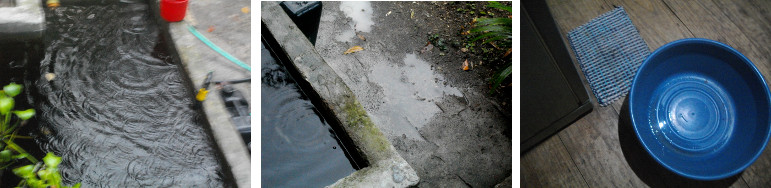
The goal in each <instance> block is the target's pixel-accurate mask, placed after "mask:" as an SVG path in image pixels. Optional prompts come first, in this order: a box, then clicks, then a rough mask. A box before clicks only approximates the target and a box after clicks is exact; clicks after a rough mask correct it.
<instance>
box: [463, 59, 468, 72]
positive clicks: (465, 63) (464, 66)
mask: <svg viewBox="0 0 771 188" xmlns="http://www.w3.org/2000/svg"><path fill="white" fill-rule="evenodd" d="M468 69H469V68H468V59H466V61H464V62H463V70H464V71H467V70H468Z"/></svg>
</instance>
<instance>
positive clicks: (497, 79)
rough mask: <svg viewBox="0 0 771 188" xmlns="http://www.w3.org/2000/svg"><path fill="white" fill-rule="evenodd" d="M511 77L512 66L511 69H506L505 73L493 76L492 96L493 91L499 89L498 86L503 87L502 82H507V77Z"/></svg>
mask: <svg viewBox="0 0 771 188" xmlns="http://www.w3.org/2000/svg"><path fill="white" fill-rule="evenodd" d="M509 75H511V64H509V67H506V69H503V71H501V72H499V73H498V74H496V75H495V76H493V79H492V80H491V81H492V82H493V89H492V90H490V94H492V93H493V91H495V90H496V89H498V86H500V85H501V82H503V80H505V79H506V77H509Z"/></svg>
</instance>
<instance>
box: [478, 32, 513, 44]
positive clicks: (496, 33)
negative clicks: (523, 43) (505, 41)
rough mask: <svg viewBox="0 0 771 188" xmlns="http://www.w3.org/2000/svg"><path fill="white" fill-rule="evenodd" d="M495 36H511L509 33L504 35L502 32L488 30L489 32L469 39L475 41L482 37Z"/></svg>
mask: <svg viewBox="0 0 771 188" xmlns="http://www.w3.org/2000/svg"><path fill="white" fill-rule="evenodd" d="M496 36H509V37H511V35H506V34H504V33H498V32H489V33H485V34H482V35H479V36H477V37H474V39H471V42H474V41H477V40H479V39H483V38H490V37H496Z"/></svg>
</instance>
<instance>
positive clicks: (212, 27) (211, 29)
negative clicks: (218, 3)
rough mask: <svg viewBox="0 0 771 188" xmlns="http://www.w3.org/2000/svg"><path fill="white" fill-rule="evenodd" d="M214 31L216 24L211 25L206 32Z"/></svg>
mask: <svg viewBox="0 0 771 188" xmlns="http://www.w3.org/2000/svg"><path fill="white" fill-rule="evenodd" d="M212 31H214V26H209V29H207V30H206V32H209V33H211V32H212Z"/></svg>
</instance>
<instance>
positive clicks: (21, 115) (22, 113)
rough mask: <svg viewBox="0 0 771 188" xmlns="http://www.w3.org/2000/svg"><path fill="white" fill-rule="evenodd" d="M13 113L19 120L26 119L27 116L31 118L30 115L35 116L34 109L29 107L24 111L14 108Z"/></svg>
mask: <svg viewBox="0 0 771 188" xmlns="http://www.w3.org/2000/svg"><path fill="white" fill-rule="evenodd" d="M13 113H14V114H16V117H19V119H21V120H28V119H29V118H32V116H35V109H32V108H30V109H26V110H24V111H18V110H14V111H13Z"/></svg>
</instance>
